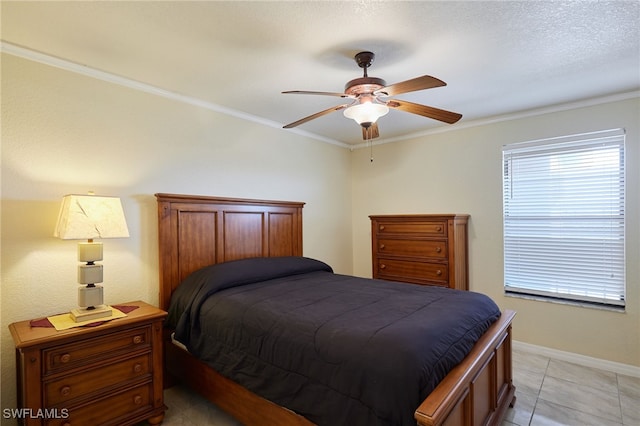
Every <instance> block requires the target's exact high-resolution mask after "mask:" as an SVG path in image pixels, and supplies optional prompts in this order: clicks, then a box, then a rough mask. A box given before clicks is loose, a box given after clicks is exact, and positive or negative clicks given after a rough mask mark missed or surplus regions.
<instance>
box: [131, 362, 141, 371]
mask: <svg viewBox="0 0 640 426" xmlns="http://www.w3.org/2000/svg"><path fill="white" fill-rule="evenodd" d="M141 371H142V364H140V363H136V364H135V365H134V366H133V372H134V373H139V372H141Z"/></svg>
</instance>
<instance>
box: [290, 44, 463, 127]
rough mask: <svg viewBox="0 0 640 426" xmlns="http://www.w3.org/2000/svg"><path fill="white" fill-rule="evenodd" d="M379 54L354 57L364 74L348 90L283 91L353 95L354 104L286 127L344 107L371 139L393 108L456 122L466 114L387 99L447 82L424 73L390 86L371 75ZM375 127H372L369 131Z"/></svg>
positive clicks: (312, 116) (308, 119)
mask: <svg viewBox="0 0 640 426" xmlns="http://www.w3.org/2000/svg"><path fill="white" fill-rule="evenodd" d="M374 58H375V55H374V54H373V53H372V52H360V53H358V54H356V55H355V57H354V59H355V61H356V63H357V64H358V66H359V67H360V68H362V69H363V71H364V75H363V76H362V77H360V78H356V79H354V80H351V81H349V82H348V83H347V84H346V85H345V88H344V93H336V92H314V91H306V90H292V91H287V92H282V93H285V94H303V95H324V96H337V97H341V98H350V99H353V102H352V103H350V104H342V105H338V106H335V107H331V108H328V109H326V110H324V111H320V112H317V113H315V114H312V115H309V116H307V117H304V118H302V119H300V120H298V121H294V122H293V123H289V124H287V125H285V126H284V128H285V129H290V128H292V127H296V126H299V125H300V124H303V123H306V122H307V121H310V120H313V119H316V118H319V117H322V116H323V115H326V114H330V113H332V112H334V111H340V110H344V112H343V114H344V116H345V117H347V118H351V119H353V120H354V121H355V122H356V123H358V124H359V125H360V126H361V127H362V128H363V139H365V140H366V139H369V140H370V139H371V138H372V137H373V138H376V137H378V136H379V132H378V126H377V124H376V122H377V120H378V119H379V118H380V117H382V116H384V115H386V114H387V113H388V112H389V108H393V109H397V110H399V111H404V112H410V113H412V114H417V115H421V116H423V117H427V118H431V119H434V120H438V121H442V122H445V123H449V124H453V123H455V122H457V121H458V120H460V118H462V115H461V114H458V113H456V112H451V111H446V110H442V109H439V108H434V107H429V106H426V105H420V104H415V103H412V102H407V101H401V100H398V99H390V100H385V99H382V98H386V97H388V96H394V95H399V94H402V93H407V92H414V91H418V90H425V89H431V88H433V87H441V86H446V85H447V84H446V83H445V82H444V81H442V80H439V79H437V78H435V77H431V76H429V75H423V76H421V77H416V78H413V79H410V80H406V81H402V82H400V83H395V84H392V85H389V86H387V83H386V82H385V81H384V80H383V79H381V78H377V77H369V76H368V75H367V69H368V68H369V67H370V66H371V64H372V63H373V59H374ZM369 129H371V130H372V131H365V130H369Z"/></svg>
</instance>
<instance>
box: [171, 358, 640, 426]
mask: <svg viewBox="0 0 640 426" xmlns="http://www.w3.org/2000/svg"><path fill="white" fill-rule="evenodd" d="M513 357H514V363H513V364H514V365H513V369H514V373H513V375H514V384H515V385H516V396H517V401H516V405H515V407H514V408H512V409H509V412H508V413H507V415H506V418H505V420H504V422H503V426H514V425H517V426H529V425H530V426H551V425H569V426H573V425H575V426H590V425H593V426H609V425H612V426H613V425H625V426H627V425H628V426H638V425H640V378H637V377H629V376H624V375H621V374H616V373H612V372H609V371H603V370H597V369H593V368H587V367H583V366H580V365H576V364H571V363H568V362H564V361H560V360H556V359H552V358H548V357H544V356H540V355H534V354H530V353H527V352H522V351H514V354H513ZM165 404H166V405H167V406H168V407H169V409H168V410H167V413H166V416H165V420H164V422H163V425H164V426H196V425H197V426H202V425H213V426H238V425H240V423H238V422H236V421H235V420H234V419H233V418H231V417H230V416H228V415H227V414H226V413H224V412H222V411H221V410H220V409H218V408H217V407H216V406H214V405H213V404H210V403H209V402H208V401H206V400H204V399H203V398H202V397H200V396H199V395H197V394H195V393H193V392H192V391H191V390H189V389H186V388H183V387H180V386H176V387H173V388H171V389H168V390H166V391H165Z"/></svg>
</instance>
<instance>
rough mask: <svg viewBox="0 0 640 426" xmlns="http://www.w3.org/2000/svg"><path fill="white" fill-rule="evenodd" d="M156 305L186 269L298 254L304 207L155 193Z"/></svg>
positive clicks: (164, 302) (165, 304)
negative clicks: (158, 262)
mask: <svg viewBox="0 0 640 426" xmlns="http://www.w3.org/2000/svg"><path fill="white" fill-rule="evenodd" d="M156 198H157V201H158V246H159V249H160V265H159V266H160V307H161V308H162V309H165V310H166V309H168V307H169V301H170V299H171V294H172V293H173V291H174V290H175V289H176V288H177V287H178V285H179V284H180V283H181V282H182V280H184V279H185V278H186V277H187V276H188V275H189V274H190V273H192V272H193V271H195V270H197V269H200V268H202V267H204V266H208V265H213V264H215V263H221V262H227V261H230V260H237V259H244V258H248V257H274V256H302V207H303V206H304V203H300V202H289V201H266V200H248V199H240V198H219V197H206V196H197V195H179V194H156Z"/></svg>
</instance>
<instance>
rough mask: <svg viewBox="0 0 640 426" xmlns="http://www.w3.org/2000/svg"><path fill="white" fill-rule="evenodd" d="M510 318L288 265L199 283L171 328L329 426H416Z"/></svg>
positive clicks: (258, 387)
mask: <svg viewBox="0 0 640 426" xmlns="http://www.w3.org/2000/svg"><path fill="white" fill-rule="evenodd" d="M499 316H500V311H499V309H498V307H497V306H496V304H495V303H494V302H493V301H492V300H491V299H489V298H488V297H486V296H484V295H481V294H478V293H473V292H466V291H457V290H450V289H446V288H439V287H430V286H419V285H412V284H402V283H393V282H388V281H382V280H370V279H364V278H357V277H352V276H345V275H339V274H334V273H333V271H332V269H331V268H330V267H329V266H328V265H326V264H324V263H322V262H320V261H317V260H313V259H309V258H303V257H282V258H255V259H245V260H240V261H234V262H227V263H222V264H218V265H213V266H209V267H207V268H204V269H201V270H199V271H197V272H195V273H193V274H192V275H191V276H190V277H188V278H187V279H186V280H185V282H183V283H182V284H181V285H180V286H179V287H178V289H177V290H176V292H175V293H174V295H173V297H172V301H171V307H170V309H169V316H168V326H169V327H172V328H175V331H176V334H175V336H176V339H177V340H178V341H180V342H182V343H183V344H184V345H186V347H187V348H188V349H189V351H190V352H191V353H192V354H194V355H195V356H196V357H197V358H199V359H201V360H203V361H204V362H206V363H207V364H209V365H210V366H211V367H213V368H214V369H215V370H217V371H218V372H220V373H221V374H222V375H224V376H226V377H228V378H230V379H232V380H234V381H236V382H237V383H239V384H241V385H243V386H244V387H246V388H248V389H250V390H251V391H253V392H255V393H256V394H258V395H261V396H263V397H264V398H266V399H269V400H271V401H273V402H275V403H277V404H279V405H281V406H284V407H287V408H289V409H291V410H293V411H295V412H297V413H299V414H301V415H303V416H305V417H306V418H307V419H309V420H311V421H313V422H315V423H317V424H320V425H331V426H335V425H365V424H366V425H415V420H414V419H413V413H414V411H415V409H416V408H417V407H418V405H419V404H420V402H422V400H424V399H425V398H426V396H427V395H428V394H429V393H430V392H431V391H432V390H433V389H434V388H435V387H436V386H437V384H438V383H439V382H440V381H441V380H442V379H443V378H444V377H445V376H446V375H447V373H448V372H449V370H451V369H452V368H453V367H454V366H456V365H457V364H458V363H459V362H460V361H462V359H463V358H464V357H465V356H466V354H467V353H468V352H469V350H470V349H471V347H472V346H473V344H474V342H476V341H477V340H478V338H479V337H480V336H481V335H482V334H483V333H484V332H485V331H486V330H487V328H488V327H489V326H490V325H491V324H492V323H493V322H494V321H495V320H496V319H497V318H498V317H499Z"/></svg>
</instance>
